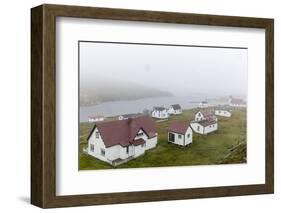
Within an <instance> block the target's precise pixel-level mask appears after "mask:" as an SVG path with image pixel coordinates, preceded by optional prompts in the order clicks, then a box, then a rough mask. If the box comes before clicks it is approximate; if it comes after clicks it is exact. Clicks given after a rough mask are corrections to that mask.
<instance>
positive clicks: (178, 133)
mask: <svg viewBox="0 0 281 213" xmlns="http://www.w3.org/2000/svg"><path fill="white" fill-rule="evenodd" d="M168 142H169V143H174V144H177V145H180V146H187V145H189V144H191V143H192V129H191V127H190V126H189V123H186V122H174V123H172V124H171V125H170V126H169V127H168Z"/></svg>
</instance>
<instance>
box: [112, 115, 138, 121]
mask: <svg viewBox="0 0 281 213" xmlns="http://www.w3.org/2000/svg"><path fill="white" fill-rule="evenodd" d="M140 115H141V114H124V115H119V116H118V120H126V119H128V118H136V117H139V116H140Z"/></svg>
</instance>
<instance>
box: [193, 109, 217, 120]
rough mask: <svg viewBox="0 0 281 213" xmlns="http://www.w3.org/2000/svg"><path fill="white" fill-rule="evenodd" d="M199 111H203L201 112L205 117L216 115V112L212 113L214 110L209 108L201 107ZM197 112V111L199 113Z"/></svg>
mask: <svg viewBox="0 0 281 213" xmlns="http://www.w3.org/2000/svg"><path fill="white" fill-rule="evenodd" d="M198 112H201V114H202V115H203V116H204V117H207V118H208V117H212V116H214V114H213V113H212V111H210V110H208V109H201V110H199V111H198ZM198 112H197V113H198Z"/></svg>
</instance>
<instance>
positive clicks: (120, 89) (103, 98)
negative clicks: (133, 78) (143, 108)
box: [80, 77, 172, 106]
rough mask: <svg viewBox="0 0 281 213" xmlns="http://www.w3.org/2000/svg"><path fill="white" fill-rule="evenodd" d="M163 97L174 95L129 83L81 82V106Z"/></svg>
mask: <svg viewBox="0 0 281 213" xmlns="http://www.w3.org/2000/svg"><path fill="white" fill-rule="evenodd" d="M163 96H172V93H170V92H166V91H162V90H159V89H155V88H151V87H149V86H144V85H141V84H137V83H133V82H129V81H120V80H119V81H116V80H113V79H104V78H99V77H97V78H91V79H87V80H85V79H84V80H83V81H81V82H80V106H90V105H96V104H99V103H103V102H108V101H123V100H137V99H141V98H149V97H163Z"/></svg>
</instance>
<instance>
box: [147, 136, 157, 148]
mask: <svg viewBox="0 0 281 213" xmlns="http://www.w3.org/2000/svg"><path fill="white" fill-rule="evenodd" d="M157 139H158V137H157V136H155V137H153V138H150V139H147V141H146V146H145V149H146V150H148V149H152V148H155V147H156V145H157Z"/></svg>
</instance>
